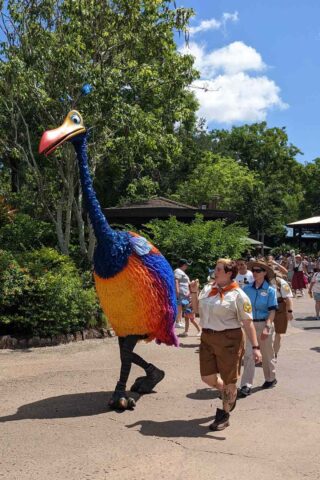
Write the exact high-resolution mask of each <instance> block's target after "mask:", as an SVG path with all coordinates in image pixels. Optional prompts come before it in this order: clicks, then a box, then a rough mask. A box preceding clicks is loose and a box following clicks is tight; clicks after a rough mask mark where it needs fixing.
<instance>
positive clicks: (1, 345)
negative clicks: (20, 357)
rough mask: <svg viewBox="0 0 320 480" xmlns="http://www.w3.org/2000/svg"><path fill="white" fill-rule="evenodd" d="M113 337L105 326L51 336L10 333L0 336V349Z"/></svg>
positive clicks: (48, 345)
mask: <svg viewBox="0 0 320 480" xmlns="http://www.w3.org/2000/svg"><path fill="white" fill-rule="evenodd" d="M106 337H114V333H113V331H112V330H110V329H107V328H90V329H88V330H82V331H78V332H75V333H67V334H61V335H54V336H53V337H43V338H42V337H30V338H25V337H23V338H16V337H12V336H11V335H2V336H0V350H4V349H9V350H17V349H24V350H25V349H27V348H38V347H51V346H55V345H61V344H64V343H71V342H80V341H83V340H92V339H94V338H106Z"/></svg>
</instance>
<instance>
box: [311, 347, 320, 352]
mask: <svg viewBox="0 0 320 480" xmlns="http://www.w3.org/2000/svg"><path fill="white" fill-rule="evenodd" d="M310 350H314V351H315V352H318V353H320V347H312V348H310Z"/></svg>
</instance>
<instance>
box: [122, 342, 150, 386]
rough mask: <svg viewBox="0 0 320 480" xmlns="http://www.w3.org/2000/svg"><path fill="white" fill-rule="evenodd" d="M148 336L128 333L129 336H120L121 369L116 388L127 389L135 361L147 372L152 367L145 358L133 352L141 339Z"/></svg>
mask: <svg viewBox="0 0 320 480" xmlns="http://www.w3.org/2000/svg"><path fill="white" fill-rule="evenodd" d="M144 338H146V337H145V336H144V335H128V336H127V337H119V338H118V341H119V347H120V359H121V370H120V379H119V381H118V383H117V386H116V390H117V391H121V392H124V391H125V390H126V385H127V381H128V378H129V374H130V370H131V365H132V364H133V363H134V364H135V365H138V366H139V367H141V368H143V369H144V370H145V371H146V372H148V369H149V368H150V367H152V365H151V364H150V363H147V362H146V361H145V360H143V358H141V357H140V356H139V355H137V354H136V353H134V352H133V350H134V348H135V346H136V345H137V343H138V341H139V340H143V339H144Z"/></svg>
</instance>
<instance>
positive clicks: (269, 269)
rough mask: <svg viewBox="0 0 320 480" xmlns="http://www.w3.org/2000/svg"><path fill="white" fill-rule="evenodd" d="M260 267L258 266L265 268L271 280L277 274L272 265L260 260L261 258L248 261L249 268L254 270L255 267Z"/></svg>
mask: <svg viewBox="0 0 320 480" xmlns="http://www.w3.org/2000/svg"><path fill="white" fill-rule="evenodd" d="M255 267H258V268H263V270H265V271H266V272H267V277H268V279H269V280H271V279H272V278H274V277H275V276H276V274H275V273H274V270H273V268H272V267H270V265H268V264H267V263H265V262H260V261H259V260H255V261H254V262H249V263H248V268H249V270H252V269H253V268H255Z"/></svg>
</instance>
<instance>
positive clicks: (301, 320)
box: [294, 317, 317, 322]
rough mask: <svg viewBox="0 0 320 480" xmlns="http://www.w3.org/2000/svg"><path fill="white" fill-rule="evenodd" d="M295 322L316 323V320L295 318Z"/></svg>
mask: <svg viewBox="0 0 320 480" xmlns="http://www.w3.org/2000/svg"><path fill="white" fill-rule="evenodd" d="M294 321H295V322H311V321H313V322H316V321H317V319H316V318H315V317H302V318H295V319H294Z"/></svg>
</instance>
